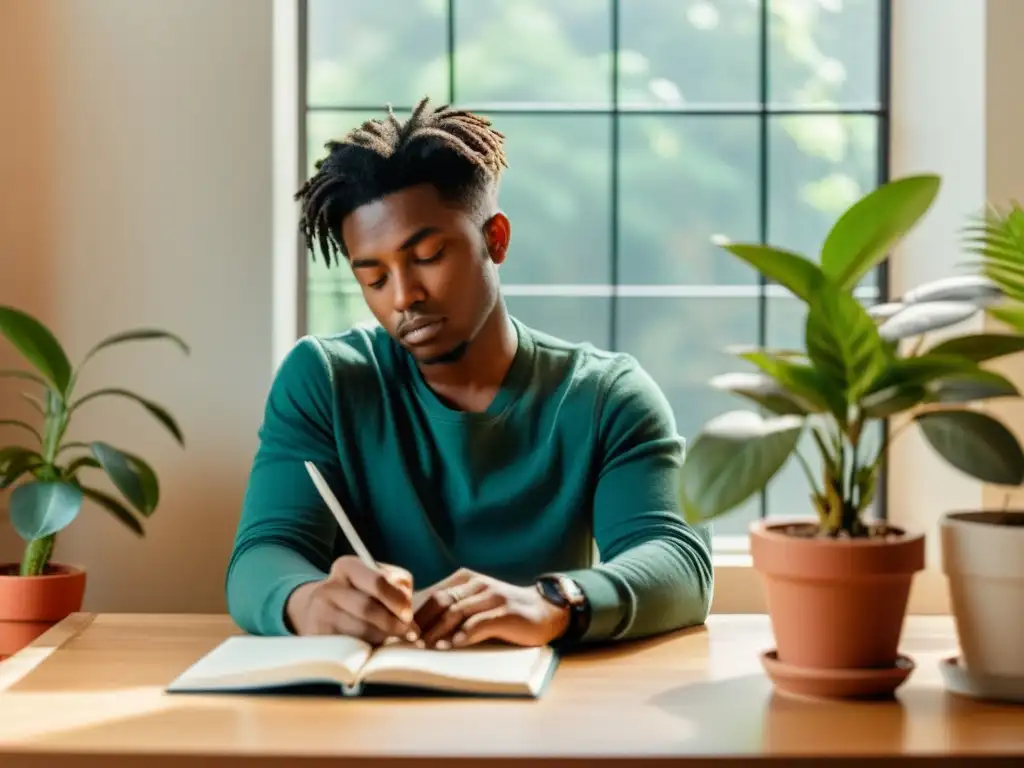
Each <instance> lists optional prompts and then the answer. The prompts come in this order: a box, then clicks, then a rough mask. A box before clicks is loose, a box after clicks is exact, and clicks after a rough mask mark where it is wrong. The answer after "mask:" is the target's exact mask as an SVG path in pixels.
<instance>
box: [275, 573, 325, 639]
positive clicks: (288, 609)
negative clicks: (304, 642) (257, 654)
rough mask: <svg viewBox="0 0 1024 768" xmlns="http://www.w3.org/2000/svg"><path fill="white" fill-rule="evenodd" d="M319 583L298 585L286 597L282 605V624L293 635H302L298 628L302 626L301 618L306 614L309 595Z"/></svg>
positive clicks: (312, 582)
mask: <svg viewBox="0 0 1024 768" xmlns="http://www.w3.org/2000/svg"><path fill="white" fill-rule="evenodd" d="M319 583H320V582H317V581H309V582H306V583H305V584H300V585H299V586H297V587H296V588H295V589H293V590H292V592H291V594H290V595H288V599H287V600H285V603H284V624H285V628H286V629H287V630H288V631H289V632H291V633H292V634H293V635H299V634H302V632H301V630H300V629H299V627H300V626H301V625H302V624H303V621H302V617H303V616H304V615H305V614H306V607H307V605H308V604H309V597H310V594H311V593H312V591H313V590H314V589H316V586H317V584H319Z"/></svg>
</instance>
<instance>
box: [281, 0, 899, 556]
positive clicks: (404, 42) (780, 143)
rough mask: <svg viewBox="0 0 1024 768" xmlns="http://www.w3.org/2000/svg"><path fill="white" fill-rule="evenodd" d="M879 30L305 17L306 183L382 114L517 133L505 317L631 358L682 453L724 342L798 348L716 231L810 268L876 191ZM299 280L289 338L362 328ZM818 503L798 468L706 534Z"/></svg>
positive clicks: (637, 6) (732, 16) (797, 314)
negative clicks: (848, 216)
mask: <svg viewBox="0 0 1024 768" xmlns="http://www.w3.org/2000/svg"><path fill="white" fill-rule="evenodd" d="M888 13H889V8H888V2H887V1H886V0H375V2H372V3H369V2H356V1H355V0H306V2H305V4H304V6H303V9H302V11H301V13H300V28H301V37H302V40H303V41H304V42H305V46H306V51H305V57H304V58H305V70H304V72H303V75H304V77H303V81H304V83H305V86H304V89H303V91H304V92H303V94H302V98H303V99H304V102H303V107H304V108H303V110H302V113H303V114H302V117H303V121H304V122H303V126H304V127H303V132H304V137H305V156H304V157H303V158H302V165H303V166H304V167H305V170H306V172H307V173H311V172H312V165H313V162H314V161H315V160H316V159H317V158H318V157H320V156H321V153H322V151H323V145H324V143H325V142H326V141H327V140H328V139H329V138H332V137H335V136H338V135H340V134H342V133H343V132H345V131H346V130H348V129H349V128H352V127H354V126H356V125H358V124H359V123H361V122H362V121H363V120H365V119H367V118H369V117H373V116H379V115H380V114H382V113H383V111H384V109H385V108H386V105H387V104H388V103H391V104H392V105H393V107H394V109H395V111H396V113H398V114H399V115H402V114H408V113H409V112H410V111H411V108H412V106H413V105H414V104H415V103H416V101H417V100H418V99H419V98H420V97H422V96H423V95H429V96H431V97H432V99H434V100H435V101H436V102H437V103H455V104H458V105H460V106H465V107H468V108H471V109H475V110H477V111H480V112H482V113H485V114H487V115H489V116H490V117H491V118H492V119H493V120H494V122H495V126H496V128H498V130H500V131H502V132H503V133H505V135H506V137H507V147H506V149H507V153H508V157H509V165H510V168H509V169H508V171H507V172H506V176H505V181H504V183H503V188H502V193H501V203H502V207H503V209H504V210H505V211H506V212H507V214H508V215H509V218H510V219H511V222H512V228H513V236H512V248H511V250H510V254H509V260H508V261H507V262H506V264H505V266H503V267H502V270H503V272H502V282H503V286H504V292H505V296H506V298H507V302H508V306H509V309H510V311H511V312H512V314H514V315H515V316H517V317H518V318H519V319H521V320H522V321H524V322H525V323H527V324H528V325H532V326H534V327H537V328H540V329H542V330H545V331H548V332H550V333H554V334H555V335H559V336H562V337H565V338H569V339H572V340H588V341H591V342H593V343H594V344H596V345H598V346H601V347H604V348H608V349H615V350H622V351H625V352H629V353H631V354H633V355H635V356H636V357H637V358H638V359H639V361H640V362H641V364H643V365H644V366H645V368H646V369H647V370H648V371H649V372H650V373H651V374H652V376H654V378H655V379H656V380H657V381H658V383H659V384H660V386H661V387H662V388H663V389H664V391H665V393H666V395H667V396H668V398H669V400H670V402H671V403H672V406H673V408H674V410H675V414H676V419H677V422H678V426H679V431H680V433H681V434H682V435H684V436H686V437H690V438H692V436H693V435H694V434H695V433H696V432H697V431H698V429H699V428H700V427H701V425H702V424H703V423H704V422H705V421H706V420H707V419H709V418H710V417H712V416H714V415H716V414H718V413H720V412H722V411H724V410H727V409H730V408H735V407H737V406H738V403H737V401H736V400H735V399H734V398H733V397H731V396H729V395H725V394H722V393H718V392H715V391H714V390H712V389H711V388H710V387H709V386H708V380H709V379H710V378H711V377H712V376H714V375H715V374H718V373H723V372H726V371H730V370H740V369H742V368H741V366H740V365H739V362H738V361H736V360H735V359H734V358H733V357H731V356H730V355H728V354H726V352H725V351H724V350H725V349H726V348H727V347H729V346H730V345H743V344H766V345H768V346H774V347H785V346H789V345H795V344H797V343H799V342H800V341H801V339H802V333H803V322H802V317H801V315H802V312H801V303H800V302H798V301H797V300H795V299H793V298H791V297H789V296H788V294H787V293H786V292H785V291H783V290H780V289H779V287H778V286H775V285H764V284H763V283H762V281H761V280H760V279H759V277H758V276H757V275H756V274H755V273H754V272H753V271H752V270H749V269H747V268H745V267H744V265H742V264H741V263H739V262H738V261H737V260H735V259H734V258H733V257H732V256H730V255H729V254H728V253H726V252H724V251H722V250H720V249H718V248H716V247H715V246H714V245H712V243H711V238H712V236H713V235H716V234H722V235H726V236H728V237H730V238H732V239H736V240H748V241H763V242H771V243H773V244H776V245H780V246H783V247H787V248H791V249H796V250H799V251H801V252H804V253H809V254H813V253H816V252H817V248H818V246H819V244H820V242H821V240H822V238H823V237H824V235H825V232H826V231H827V229H828V227H829V226H830V225H831V223H832V222H833V221H834V220H835V217H836V216H837V215H838V213H839V212H840V211H841V210H842V209H843V208H845V207H846V206H847V205H849V204H850V203H851V202H852V201H853V200H854V199H855V198H857V197H858V196H860V195H862V194H864V193H865V192H867V191H868V190H869V189H871V188H873V187H874V186H876V185H877V184H878V183H879V182H880V181H882V180H883V179H885V178H886V174H887V167H886V166H887V162H886V159H887V157H886V155H887V153H886V147H887V145H888V135H887V132H888V121H887V98H888V87H887V79H888V42H889V41H888V35H889V29H888V28H889V24H888ZM613 52H615V53H616V54H617V55H613ZM300 262H301V263H302V264H303V269H305V270H307V272H305V273H303V279H302V283H301V284H302V286H304V288H305V290H306V302H305V312H304V314H305V318H304V321H305V325H304V327H303V328H301V329H300V330H302V331H303V332H310V333H331V332H336V331H340V330H343V329H344V328H346V327H348V326H350V325H351V324H352V323H354V322H357V321H360V320H364V319H367V318H368V314H367V311H366V309H365V306H364V304H363V299H362V296H361V295H360V293H359V291H358V288H357V287H356V285H355V282H354V280H353V279H352V277H351V275H350V274H349V272H348V271H347V270H346V269H344V268H343V269H341V270H338V269H332V270H329V271H328V270H326V269H324V268H323V266H322V263H321V262H320V261H319V260H318V261H317V262H316V263H312V264H311V263H310V261H309V259H308V258H303V259H301V260H300ZM885 287H886V275H885V272H884V269H883V270H880V271H879V272H878V273H877V274H874V275H871V276H870V278H869V279H867V280H865V281H864V283H863V285H862V286H861V287H860V289H859V290H860V293H861V296H862V298H863V300H864V301H865V302H866V303H873V302H875V301H877V300H879V299H882V298H884V295H885ZM807 450H808V451H809V452H810V451H812V450H813V449H812V448H811V447H808V449H807ZM807 494H808V491H807V488H806V480H805V478H804V477H803V476H802V474H801V473H800V470H799V468H798V467H797V466H796V465H795V464H794V465H793V466H790V467H787V469H786V470H784V471H783V473H782V474H781V475H780V476H779V477H778V478H777V479H776V480H775V481H774V482H773V484H772V486H771V488H770V489H769V490H768V492H767V493H766V494H765V495H764V497H763V498H759V499H754V500H751V501H750V502H749V503H748V504H747V505H745V508H744V509H742V510H737V511H735V512H734V513H733V514H731V515H729V516H728V517H727V518H723V519H722V520H721V521H720V522H719V523H717V524H716V534H718V537H719V538H718V544H719V547H720V548H724V549H727V548H728V546H729V543H730V537H733V538H734V539H735V540H739V541H745V534H746V527H747V525H748V523H749V522H750V521H751V520H753V519H755V518H757V517H758V516H762V515H793V514H804V513H810V508H809V504H808V496H807ZM884 497H885V494H884V493H879V498H880V499H882V500H884Z"/></svg>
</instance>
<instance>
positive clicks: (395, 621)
mask: <svg viewBox="0 0 1024 768" xmlns="http://www.w3.org/2000/svg"><path fill="white" fill-rule="evenodd" d="M328 597H329V599H330V601H331V602H332V603H333V604H334V606H335V607H336V608H337V609H338V611H339V613H341V614H344V615H347V616H350V617H352V618H354V619H356V620H357V621H359V622H361V623H362V624H365V625H367V626H369V627H372V628H373V629H374V630H376V631H377V632H379V633H383V637H401V638H404V639H406V640H409V641H410V642H412V641H414V640H416V637H417V636H418V633H416V631H415V629H414V628H413V626H412V625H411V623H410V622H405V621H402V620H401V619H400V618H399V617H397V616H395V614H394V613H393V612H392V611H390V610H389V609H388V608H387V607H386V606H385V605H384V604H383V603H382V602H380V600H378V599H377V598H375V597H373V596H372V595H370V594H367V593H366V592H363V591H362V590H358V589H353V588H352V587H344V586H341V585H337V586H336V587H335V588H334V589H331V590H330V591H329V593H328ZM337 621H339V622H340V621H341V619H340V618H339V619H338V620H337ZM359 634H360V635H362V634H365V633H363V632H360V633H359ZM375 634H376V633H375Z"/></svg>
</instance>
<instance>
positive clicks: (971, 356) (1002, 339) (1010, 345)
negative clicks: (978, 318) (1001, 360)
mask: <svg viewBox="0 0 1024 768" xmlns="http://www.w3.org/2000/svg"><path fill="white" fill-rule="evenodd" d="M1017 352H1024V337H1021V336H1017V335H1011V334H1008V333H972V334H968V335H966V336H957V337H955V338H952V339H946V340H945V341H942V342H939V343H938V344H936V345H935V346H934V347H932V348H931V349H930V350H928V354H930V355H959V356H960V357H966V358H967V359H968V360H974V361H975V362H977V363H983V362H985V361H986V360H992V359H994V358H997V357H1003V356H1004V355H1013V354H1016V353H1017Z"/></svg>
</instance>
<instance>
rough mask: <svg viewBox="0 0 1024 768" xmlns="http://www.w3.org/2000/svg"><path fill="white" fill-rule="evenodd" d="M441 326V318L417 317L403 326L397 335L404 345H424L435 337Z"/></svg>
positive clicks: (442, 320) (442, 322)
mask: <svg viewBox="0 0 1024 768" xmlns="http://www.w3.org/2000/svg"><path fill="white" fill-rule="evenodd" d="M443 324H444V318H443V317H417V318H416V319H415V320H411V321H409V322H408V323H406V324H405V325H403V326H402V328H401V330H400V331H399V335H400V336H401V338H402V341H404V342H405V343H406V344H412V345H414V346H415V345H417V344H425V343H427V342H429V341H431V340H432V339H433V338H434V337H435V336H437V334H438V332H439V331H440V330H441V326H442V325H443Z"/></svg>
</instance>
